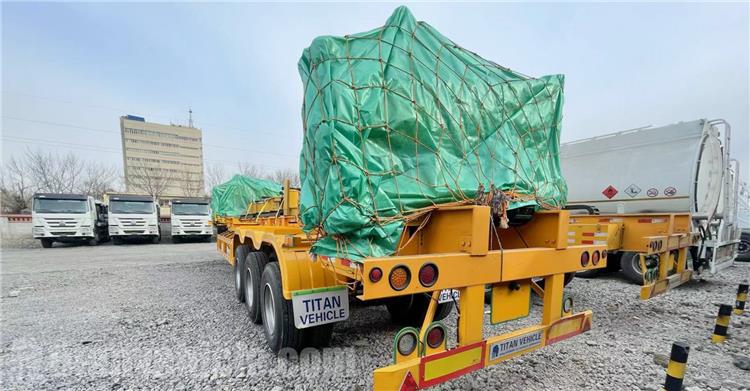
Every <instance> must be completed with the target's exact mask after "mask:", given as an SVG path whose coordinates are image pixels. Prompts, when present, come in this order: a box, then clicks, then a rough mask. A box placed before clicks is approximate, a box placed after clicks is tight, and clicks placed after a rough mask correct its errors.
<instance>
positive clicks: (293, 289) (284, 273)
mask: <svg viewBox="0 0 750 391" xmlns="http://www.w3.org/2000/svg"><path fill="white" fill-rule="evenodd" d="M298 199H299V192H298V190H295V189H290V188H289V186H288V185H287V186H285V188H284V194H283V196H281V197H277V198H270V199H267V200H264V201H262V202H256V203H254V204H251V205H250V207H249V208H248V211H249V213H248V214H247V215H246V216H245V217H242V218H237V217H233V218H226V219H223V222H224V223H225V224H226V227H227V230H226V231H224V232H223V233H222V234H220V235H219V236H218V237H217V241H216V246H217V249H218V250H219V252H221V254H222V255H223V256H224V258H226V260H227V261H228V262H229V264H230V265H232V266H233V267H234V270H235V281H236V286H235V287H236V296H237V298H238V299H239V300H240V301H241V302H244V303H245V307H246V309H247V311H248V314H249V316H250V319H251V320H252V321H253V322H255V323H262V324H263V328H264V332H265V336H266V341H267V343H268V345H269V347H270V348H271V350H273V351H274V352H278V351H279V350H281V349H283V348H293V349H302V348H304V347H310V346H324V345H327V344H328V343H329V342H330V338H331V333H332V331H333V328H332V324H333V323H335V322H338V321H345V320H346V319H347V318H348V316H349V308H348V298H349V296H353V297H354V298H355V299H357V300H360V301H363V302H368V301H372V300H379V301H380V300H385V301H386V302H387V305H388V306H389V312H390V314H391V317H392V319H393V320H394V321H396V322H399V323H402V324H405V325H406V327H404V328H403V329H401V330H400V331H399V332H398V333H397V335H396V337H395V340H394V344H393V347H394V352H393V357H394V362H393V364H391V365H388V366H386V367H383V368H378V369H376V370H375V371H374V374H373V380H374V387H375V389H378V390H391V389H417V388H424V387H429V386H433V385H436V384H439V383H442V382H445V381H447V380H450V379H452V378H455V377H457V376H461V375H463V374H467V373H469V372H472V371H475V370H479V369H481V368H484V367H487V366H490V365H494V364H497V363H500V362H502V361H505V360H507V359H510V358H513V357H516V356H519V355H523V354H526V353H529V352H531V351H534V350H536V349H539V348H541V347H544V346H547V345H550V344H553V343H556V342H559V341H562V340H564V339H567V338H570V337H573V336H575V335H578V334H580V333H583V332H585V331H587V330H589V329H590V328H591V321H592V318H591V317H592V313H591V311H582V312H574V310H573V302H572V299H571V298H570V297H568V296H566V295H565V294H564V293H563V286H564V280H565V274H566V273H572V272H577V271H585V270H593V269H598V268H603V267H605V266H606V262H607V258H608V256H607V245H606V244H576V245H570V244H569V242H568V232H569V231H570V229H571V224H570V212H569V211H566V210H555V211H541V212H537V213H535V214H534V215H533V216H532V217H530V218H528V217H524V219H523V220H525V221H523V222H520V221H519V222H516V221H513V220H512V219H511V221H510V224H512V225H513V228H512V229H509V228H502V227H501V224H500V221H499V219H497V216H495V215H494V214H493V212H492V208H491V207H490V206H486V205H475V204H472V203H454V204H449V205H439V206H435V207H433V208H429V209H427V210H425V211H424V213H423V214H422V216H421V217H420V218H418V219H415V220H412V221H410V222H409V223H408V224H407V226H406V227H405V228H404V230H403V232H402V234H401V239H400V244H399V249H400V250H399V251H398V253H397V254H394V255H393V256H386V257H372V258H366V259H362V260H358V261H354V260H349V259H344V258H335V257H324V256H315V255H312V254H310V252H309V250H310V246H311V245H312V244H313V243H314V241H315V235H308V234H305V233H304V232H303V231H302V228H301V227H300V224H299V219H298V204H297V200H298ZM516 223H518V224H516ZM538 280H542V281H543V284H539V283H537V282H535V281H538ZM487 284H489V285H490V286H492V293H491V302H490V306H491V315H490V321H491V322H492V323H500V322H505V321H509V320H514V319H518V318H522V317H525V316H528V315H529V312H530V309H531V308H533V307H532V306H530V300H531V292H532V291H535V292H537V293H538V294H539V295H540V296H541V298H542V302H543V305H542V310H541V312H542V316H541V320H540V322H539V323H538V324H535V325H533V326H529V327H524V328H521V329H518V330H515V331H512V332H509V333H504V334H500V335H493V336H485V335H484V333H483V325H484V303H485V301H484V297H485V285H487ZM445 290H456V291H457V292H458V294H457V295H451V294H448V295H443V299H444V300H445V301H446V302H443V303H441V300H440V298H441V292H444V291H445ZM453 304H455V305H456V307H457V308H458V312H459V314H460V316H459V318H458V324H457V328H456V329H455V330H449V329H448V328H447V326H446V325H445V324H444V323H442V322H441V321H440V320H441V319H442V318H443V317H445V316H446V315H447V314H448V312H449V311H450V307H451V305H453ZM450 332H455V333H457V337H458V338H457V341H458V342H457V343H456V344H455V345H453V346H448V344H447V342H446V339H447V338H446V336H447V334H448V333H450Z"/></svg>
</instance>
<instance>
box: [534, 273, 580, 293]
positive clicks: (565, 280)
mask: <svg viewBox="0 0 750 391" xmlns="http://www.w3.org/2000/svg"><path fill="white" fill-rule="evenodd" d="M575 277H576V272H570V273H565V277H563V286H568V284H570V283H571V282H573V279H574V278H575ZM534 282H536V284H537V285H539V287H540V288H542V289H544V278H539V280H537V279H534Z"/></svg>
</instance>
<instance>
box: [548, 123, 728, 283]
mask: <svg viewBox="0 0 750 391" xmlns="http://www.w3.org/2000/svg"><path fill="white" fill-rule="evenodd" d="M730 131H731V127H730V125H729V124H728V123H727V122H726V121H723V120H705V119H699V120H694V121H687V122H680V123H676V124H672V125H667V126H663V127H656V128H652V127H646V128H638V129H632V130H627V131H622V132H617V133H612V134H607V135H602V136H597V137H592V138H588V139H583V140H578V141H573V142H570V143H563V144H562V145H561V146H560V164H561V167H562V170H563V173H564V175H565V178H566V181H567V183H568V186H569V189H570V192H569V197H568V207H569V208H576V209H578V211H579V212H578V214H575V215H573V216H571V227H572V229H571V231H570V233H569V234H570V238H569V240H570V243H571V244H576V243H606V245H607V250H608V251H609V252H610V259H609V262H608V268H609V269H610V270H621V273H622V274H623V275H624V276H625V277H626V278H627V279H629V280H631V281H633V282H635V283H638V284H642V285H643V288H642V291H641V297H642V298H649V297H652V296H653V295H655V294H658V293H662V292H664V291H665V290H666V289H668V288H669V287H675V286H677V285H680V284H682V283H685V282H687V281H689V280H690V276H691V274H693V273H696V274H700V273H703V272H711V273H717V272H719V271H720V270H722V269H724V268H726V267H729V266H731V265H732V261H733V259H734V258H735V256H736V253H737V244H738V241H739V227H738V225H737V207H736V198H737V192H738V189H739V186H738V185H739V182H738V179H739V172H738V171H739V166H738V164H737V161H736V160H733V159H731V158H730V155H729V148H730V145H729V140H730ZM580 213H585V214H587V215H581V214H580ZM592 273H594V272H588V273H583V275H584V276H588V277H591V276H592Z"/></svg>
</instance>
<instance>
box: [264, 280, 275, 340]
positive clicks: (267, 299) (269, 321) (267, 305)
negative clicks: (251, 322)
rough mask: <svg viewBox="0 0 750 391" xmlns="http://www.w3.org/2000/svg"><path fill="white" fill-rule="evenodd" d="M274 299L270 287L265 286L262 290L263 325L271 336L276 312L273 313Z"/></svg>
mask: <svg viewBox="0 0 750 391" xmlns="http://www.w3.org/2000/svg"><path fill="white" fill-rule="evenodd" d="M274 308H275V305H274V297H273V291H272V290H271V285H269V284H266V286H265V287H264V288H263V324H264V325H265V326H266V330H267V331H268V334H269V335H272V334H273V331H274V326H275V325H276V311H274Z"/></svg>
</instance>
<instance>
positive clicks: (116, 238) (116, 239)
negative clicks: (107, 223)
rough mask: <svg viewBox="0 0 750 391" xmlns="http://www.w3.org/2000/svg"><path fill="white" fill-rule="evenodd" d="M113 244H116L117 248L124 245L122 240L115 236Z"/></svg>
mask: <svg viewBox="0 0 750 391" xmlns="http://www.w3.org/2000/svg"><path fill="white" fill-rule="evenodd" d="M112 244H114V245H115V246H119V245H121V244H122V238H120V237H118V236H113V237H112Z"/></svg>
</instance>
